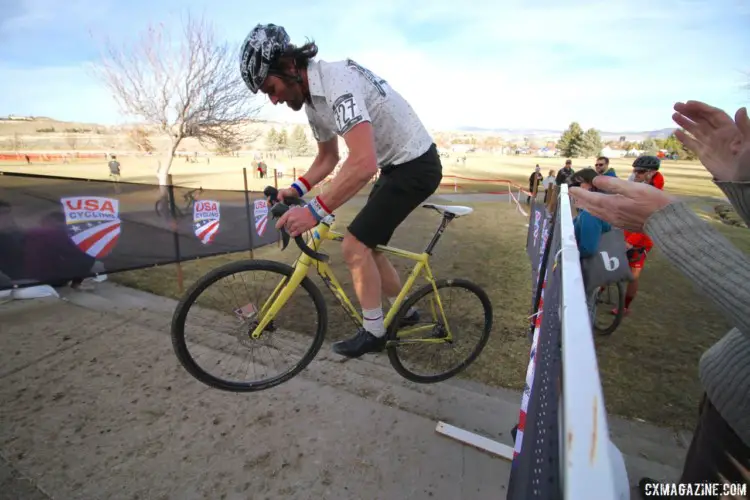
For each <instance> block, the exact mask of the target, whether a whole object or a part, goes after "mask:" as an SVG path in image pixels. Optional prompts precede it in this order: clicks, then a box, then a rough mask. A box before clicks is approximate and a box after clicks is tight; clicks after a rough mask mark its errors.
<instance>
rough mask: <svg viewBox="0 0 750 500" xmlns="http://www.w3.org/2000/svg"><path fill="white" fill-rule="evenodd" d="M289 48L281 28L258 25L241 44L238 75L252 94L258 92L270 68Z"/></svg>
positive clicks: (287, 36) (284, 31)
mask: <svg viewBox="0 0 750 500" xmlns="http://www.w3.org/2000/svg"><path fill="white" fill-rule="evenodd" d="M288 46H289V35H288V34H287V32H286V30H285V29H284V28H283V27H282V26H276V25H275V24H259V25H257V26H256V27H255V28H253V29H252V31H250V34H249V35H247V38H245V41H244V42H243V43H242V50H241V52H240V73H242V79H243V80H244V81H245V84H246V85H247V88H249V89H250V92H252V93H253V94H255V93H257V92H258V90H260V87H261V85H263V82H264V81H266V77H268V72H269V69H270V68H271V66H273V64H274V63H275V62H276V61H277V60H278V58H279V56H280V55H281V54H283V53H284V51H285V50H286V48H287V47H288Z"/></svg>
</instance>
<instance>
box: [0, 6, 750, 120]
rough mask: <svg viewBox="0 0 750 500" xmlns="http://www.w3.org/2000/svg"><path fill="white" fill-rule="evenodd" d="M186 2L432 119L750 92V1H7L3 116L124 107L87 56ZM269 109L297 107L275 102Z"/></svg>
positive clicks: (640, 107)
mask: <svg viewBox="0 0 750 500" xmlns="http://www.w3.org/2000/svg"><path fill="white" fill-rule="evenodd" d="M188 9H190V10H191V11H192V12H193V13H203V14H204V15H206V17H208V18H209V19H211V20H212V21H213V22H214V23H215V25H216V27H217V29H218V31H219V32H220V33H221V35H222V36H223V37H225V38H226V39H227V40H228V41H230V42H231V43H240V42H241V41H242V39H243V38H244V37H245V35H246V34H247V32H248V31H249V30H250V29H251V28H252V27H253V26H254V25H255V24H256V23H258V22H263V23H265V22H273V23H276V24H281V25H283V26H285V27H286V28H287V30H288V32H289V34H290V36H291V37H292V41H293V42H295V41H304V39H305V37H311V38H314V39H315V40H316V42H318V45H319V47H320V54H319V57H320V58H321V59H324V60H336V59H341V58H344V57H351V58H353V59H355V60H357V61H358V62H360V63H361V64H363V65H364V66H367V67H369V68H370V69H371V70H372V71H374V72H375V73H377V74H379V75H380V76H381V77H383V78H385V79H386V80H388V82H389V83H390V84H391V86H392V87H393V88H395V89H396V90H398V91H399V92H401V93H402V94H403V95H404V96H405V97H406V98H407V99H408V100H409V101H410V102H411V103H412V105H413V106H414V107H415V109H416V110H417V112H418V113H419V114H420V116H421V117H422V119H423V120H424V121H425V123H427V125H428V126H430V127H439V128H448V127H456V126H477V127H498V128H499V127H514V128H515V127H534V128H549V129H562V128H565V127H566V126H567V125H568V124H569V123H570V122H571V121H573V120H577V121H579V122H580V123H581V124H582V126H584V127H585V128H588V127H596V128H599V129H601V130H606V131H638V130H647V129H656V128H662V127H669V126H672V121H671V118H670V117H671V109H672V104H673V103H674V102H675V101H679V100H687V99H700V100H705V101H707V102H709V103H711V104H714V105H716V106H719V107H721V108H723V109H726V110H727V111H729V112H730V113H733V112H734V110H736V109H737V108H738V107H740V106H743V105H746V104H747V103H748V102H749V101H750V89H748V88H744V87H743V86H744V85H746V84H747V83H750V30H749V29H748V26H750V2H748V1H747V0H708V1H704V0H660V1H659V2H651V1H648V2H647V1H646V0H628V1H624V0H609V1H607V2H604V1H601V0H580V1H570V0H556V1H553V0H525V1H523V0H496V1H488V0H411V1H408V2H407V1H395V0H385V1H378V2H374V1H373V2H371V3H369V2H368V3H363V4H359V3H357V2H351V1H341V0H316V1H315V2H310V1H307V0H281V1H278V2H267V1H259V0H243V1H239V0H212V1H206V0H179V1H175V0H166V1H163V2H162V3H161V4H152V3H151V2H150V1H148V2H147V1H145V0H128V1H127V2H124V1H121V0H118V1H116V0H68V1H66V2H61V1H60V0H3V1H2V2H0V115H4V114H7V113H14V114H32V115H46V116H52V117H54V118H57V119H64V120H76V121H94V122H101V123H119V122H124V121H129V120H130V119H129V118H128V117H125V116H123V115H122V114H121V113H120V112H119V110H118V108H117V106H116V104H115V103H114V101H113V100H112V98H111V96H110V95H109V94H108V92H107V90H106V89H105V88H104V87H103V86H102V85H101V84H100V83H99V82H98V81H97V80H96V79H95V78H94V77H93V76H92V73H91V71H90V70H89V69H88V68H89V67H90V65H91V64H92V63H95V62H96V60H97V58H98V56H99V53H100V48H99V46H98V45H97V43H96V40H97V39H101V37H103V36H109V37H111V38H113V39H115V40H120V39H122V40H125V39H129V38H133V37H134V36H136V35H137V33H138V32H139V31H140V30H142V29H144V28H145V27H146V26H147V25H148V24H149V23H159V22H164V23H167V24H174V23H178V22H179V16H180V15H181V14H184V13H186V12H187V10H188ZM92 34H93V36H92ZM262 116H263V117H265V118H270V119H279V120H285V121H297V122H302V121H304V114H303V113H293V112H291V111H289V110H288V109H286V108H283V109H282V108H274V107H272V106H271V105H270V104H268V105H267V106H266V107H265V108H264V110H263V111H262Z"/></svg>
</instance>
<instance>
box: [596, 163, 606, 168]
mask: <svg viewBox="0 0 750 500" xmlns="http://www.w3.org/2000/svg"><path fill="white" fill-rule="evenodd" d="M594 166H595V167H603V166H604V163H595V164H594Z"/></svg>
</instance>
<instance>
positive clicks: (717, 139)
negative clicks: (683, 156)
mask: <svg viewBox="0 0 750 500" xmlns="http://www.w3.org/2000/svg"><path fill="white" fill-rule="evenodd" d="M674 110H675V111H676V113H674V114H673V115H672V119H673V120H674V121H675V123H677V124H678V125H679V126H681V127H682V128H684V129H685V131H682V130H676V131H675V135H676V136H677V139H679V140H680V142H682V144H684V145H685V147H686V148H688V149H690V150H691V151H693V152H694V153H695V154H697V155H698V158H699V159H700V161H701V163H703V165H704V166H705V167H706V170H708V171H709V172H710V173H711V174H712V175H713V176H714V179H715V180H717V181H729V182H745V181H750V119H749V118H748V116H747V109H746V108H740V109H738V110H737V113H735V115H734V120H732V118H731V117H730V116H729V115H728V114H726V113H725V112H724V111H722V110H720V109H718V108H715V107H713V106H709V105H708V104H706V103H703V102H700V101H687V102H685V103H682V102H678V103H677V104H675V105H674ZM686 132H687V133H686ZM688 134H690V135H688Z"/></svg>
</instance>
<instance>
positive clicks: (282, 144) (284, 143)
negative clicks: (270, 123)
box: [277, 129, 289, 149]
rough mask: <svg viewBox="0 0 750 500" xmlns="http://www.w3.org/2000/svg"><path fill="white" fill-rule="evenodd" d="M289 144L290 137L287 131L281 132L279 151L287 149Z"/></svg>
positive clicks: (278, 142) (278, 141)
mask: <svg viewBox="0 0 750 500" xmlns="http://www.w3.org/2000/svg"><path fill="white" fill-rule="evenodd" d="M288 142H289V137H288V136H287V134H286V129H281V132H280V133H279V134H278V136H277V144H278V148H279V149H286V148H287V145H288Z"/></svg>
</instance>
